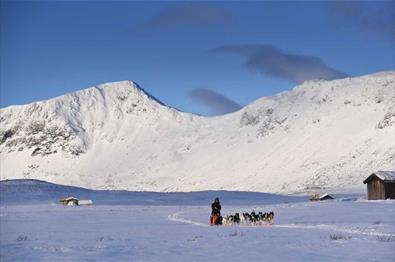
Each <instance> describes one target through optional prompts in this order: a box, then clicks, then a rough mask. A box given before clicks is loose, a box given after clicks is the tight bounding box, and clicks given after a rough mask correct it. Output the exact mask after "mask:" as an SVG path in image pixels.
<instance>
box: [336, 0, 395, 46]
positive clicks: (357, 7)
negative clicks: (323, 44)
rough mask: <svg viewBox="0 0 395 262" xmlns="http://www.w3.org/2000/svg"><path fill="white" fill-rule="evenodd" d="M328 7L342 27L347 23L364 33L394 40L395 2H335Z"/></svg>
mask: <svg viewBox="0 0 395 262" xmlns="http://www.w3.org/2000/svg"><path fill="white" fill-rule="evenodd" d="M376 4H377V5H376ZM329 6H330V10H331V11H332V14H333V15H334V18H335V19H337V21H338V20H339V18H340V19H341V21H342V22H343V23H342V25H343V26H344V22H347V23H348V24H351V25H355V26H357V27H358V28H359V29H361V30H364V31H365V32H373V33H377V34H380V35H382V36H385V37H389V38H391V39H392V40H394V39H395V2H393V1H378V2H376V3H373V5H372V3H368V2H360V1H353V2H346V1H336V2H333V3H330V5H329Z"/></svg>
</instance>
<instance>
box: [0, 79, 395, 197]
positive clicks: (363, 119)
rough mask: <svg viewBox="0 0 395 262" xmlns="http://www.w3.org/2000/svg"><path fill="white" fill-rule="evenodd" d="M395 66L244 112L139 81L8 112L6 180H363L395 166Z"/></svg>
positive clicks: (307, 185)
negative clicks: (166, 100) (185, 105)
mask: <svg viewBox="0 0 395 262" xmlns="http://www.w3.org/2000/svg"><path fill="white" fill-rule="evenodd" d="M394 125H395V72H384V73H378V74H372V75H367V76H362V77H355V78H345V79H340V80H334V81H309V82H305V83H304V84H302V85H299V86H297V87H295V88H294V89H293V90H291V91H286V92H283V93H280V94H278V95H275V96H273V97H263V98H261V99H259V100H257V101H255V102H253V103H252V104H250V105H248V106H246V107H245V108H243V109H241V110H240V111H238V112H235V113H232V114H228V115H224V116H219V117H202V116H198V115H193V114H189V113H184V112H180V111H177V110H175V109H173V108H170V107H167V106H165V105H163V104H162V103H160V102H159V101H158V100H156V99H155V98H153V97H152V96H150V95H149V94H147V93H146V92H145V91H144V90H143V89H141V88H140V87H139V86H138V85H137V84H135V83H133V82H130V81H122V82H115V83H108V84H103V85H99V86H95V87H92V88H88V89H85V90H82V91H78V92H75V93H71V94H67V95H64V96H60V97H57V98H54V99H51V100H47V101H42V102H36V103H32V104H29V105H23V106H10V107H7V108H3V109H1V110H0V173H1V179H18V178H31V179H41V180H47V181H51V182H54V183H60V184H66V185H74V186H82V187H87V188H92V189H118V190H124V189H127V190H137V191H141V190H143V191H196V190H243V191H260V192H283V193H294V192H306V191H310V190H319V189H333V190H334V189H336V190H341V189H346V188H347V189H349V188H353V189H357V190H358V189H362V188H364V185H363V183H362V181H363V179H364V178H365V177H367V176H368V175H369V174H370V173H371V172H373V171H376V170H393V169H394V167H395V150H394Z"/></svg>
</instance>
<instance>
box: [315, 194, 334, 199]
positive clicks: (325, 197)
mask: <svg viewBox="0 0 395 262" xmlns="http://www.w3.org/2000/svg"><path fill="white" fill-rule="evenodd" d="M329 199H334V198H333V197H332V196H331V195H329V194H315V195H313V196H312V197H311V198H310V201H321V200H329Z"/></svg>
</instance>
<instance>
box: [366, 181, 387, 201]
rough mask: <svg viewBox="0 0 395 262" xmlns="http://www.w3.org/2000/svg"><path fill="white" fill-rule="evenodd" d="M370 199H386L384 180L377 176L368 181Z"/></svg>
mask: <svg viewBox="0 0 395 262" xmlns="http://www.w3.org/2000/svg"><path fill="white" fill-rule="evenodd" d="M368 199H369V200H375V199H385V186H384V183H383V181H381V180H380V179H378V178H377V177H375V178H373V179H372V180H370V182H369V183H368Z"/></svg>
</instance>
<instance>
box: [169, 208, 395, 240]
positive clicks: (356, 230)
mask: <svg viewBox="0 0 395 262" xmlns="http://www.w3.org/2000/svg"><path fill="white" fill-rule="evenodd" d="M183 213H184V212H183V211H180V212H176V213H174V214H170V215H169V216H168V217H167V218H168V219H169V220H170V221H173V222H180V223H184V224H189V225H194V226H201V227H209V226H210V225H208V224H204V223H201V222H197V221H193V220H189V219H185V218H182V217H180V215H182V214H183ZM232 226H233V227H261V228H267V227H268V228H271V227H275V228H290V229H311V230H313V229H317V230H328V231H330V230H332V231H337V232H342V233H347V234H358V235H366V236H378V237H393V236H395V234H393V233H383V232H378V231H376V230H375V229H373V228H363V227H349V228H347V227H341V226H337V225H331V224H317V225H308V224H282V225H270V226H269V225H266V226H246V225H240V226H239V225H227V226H223V227H232Z"/></svg>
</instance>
